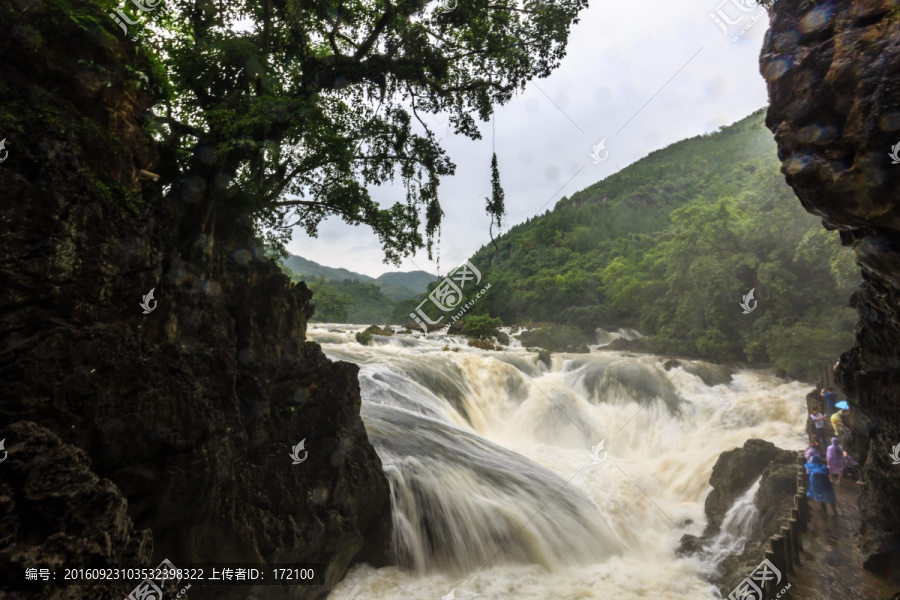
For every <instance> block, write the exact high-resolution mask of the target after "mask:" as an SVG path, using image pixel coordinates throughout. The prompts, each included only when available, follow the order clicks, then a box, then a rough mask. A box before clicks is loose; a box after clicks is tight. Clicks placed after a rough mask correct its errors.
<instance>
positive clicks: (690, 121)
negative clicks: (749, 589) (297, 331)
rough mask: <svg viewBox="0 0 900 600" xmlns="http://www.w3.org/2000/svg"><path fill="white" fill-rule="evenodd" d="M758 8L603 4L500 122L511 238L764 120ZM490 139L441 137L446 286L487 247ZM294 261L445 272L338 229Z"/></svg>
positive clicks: (369, 270) (647, 1) (379, 195)
mask: <svg viewBox="0 0 900 600" xmlns="http://www.w3.org/2000/svg"><path fill="white" fill-rule="evenodd" d="M465 1H466V0H459V2H465ZM755 5H756V2H755V0H724V2H723V0H684V1H681V2H672V1H671V0H643V1H641V2H613V1H611V0H593V1H592V2H591V5H590V7H589V8H588V9H586V10H585V11H583V12H582V13H581V22H580V23H578V24H577V25H575V26H574V28H573V30H572V34H571V37H570V38H569V44H568V52H567V56H566V58H565V59H563V62H562V65H561V67H560V68H559V69H557V70H556V71H555V72H554V73H553V74H552V75H551V76H550V77H549V78H547V79H541V80H536V81H533V82H531V83H529V84H528V86H527V88H526V90H525V92H524V93H522V94H520V95H519V96H516V97H515V98H514V99H513V100H512V101H511V102H510V103H509V104H507V105H506V106H503V107H500V108H499V109H498V110H497V112H496V117H495V119H496V139H495V141H496V149H497V160H498V162H499V166H500V177H501V183H502V184H503V188H504V190H505V191H506V207H507V212H508V217H507V220H506V222H505V223H504V230H508V229H509V226H511V225H514V224H516V223H520V222H522V221H524V220H525V219H527V218H528V217H530V216H533V215H535V214H540V213H543V212H545V211H546V210H548V209H552V208H553V205H554V204H555V203H556V201H558V200H559V199H560V198H561V197H563V196H571V195H572V194H573V193H574V192H576V191H578V190H581V189H584V188H585V187H587V186H589V185H591V184H593V183H596V182H597V181H600V180H601V179H604V178H606V177H608V176H609V175H611V174H613V173H615V172H617V171H619V170H621V169H622V168H624V167H626V166H628V165H629V164H631V163H633V162H635V161H636V160H638V159H640V158H642V157H644V156H646V155H647V154H649V153H650V152H652V151H654V150H657V149H659V148H663V147H665V146H667V145H669V144H671V143H673V142H676V141H678V140H681V139H684V138H688V137H692V136H695V135H700V134H702V133H708V132H711V131H714V130H716V129H717V128H719V127H720V126H722V125H727V124H730V123H733V122H735V121H738V120H740V119H741V118H743V117H745V116H747V115H749V114H750V113H752V112H753V111H755V110H757V109H759V108H761V107H763V106H765V105H766V103H767V96H766V86H765V82H764V80H763V79H762V77H761V76H760V74H759V70H758V62H759V50H760V48H761V45H762V39H763V36H764V34H765V32H766V29H767V28H768V17H767V15H766V14H765V11H764V9H762V8H760V7H756V8H752V7H753V6H755ZM717 9H718V11H719V12H718V14H719V18H720V19H722V18H723V17H724V18H727V20H730V21H737V20H738V19H742V20H741V21H740V22H739V23H737V24H735V25H728V26H727V27H728V34H727V35H726V33H725V32H724V31H723V30H722V29H721V28H720V26H719V25H717V24H716V22H715V21H714V19H713V18H712V17H711V16H710V14H711V13H716V11H717ZM754 16H756V18H757V20H756V21H755V22H754V21H753V18H754ZM747 26H749V29H746V30H745V32H744V34H743V35H742V36H741V37H740V38H739V39H738V40H736V41H732V38H733V37H734V36H736V35H737V34H738V32H739V31H740V30H741V29H742V28H746V27H747ZM439 119H440V117H439ZM481 131H482V135H483V139H481V140H478V141H472V140H469V139H467V138H465V137H463V136H454V135H453V134H452V133H451V132H450V130H449V128H448V127H447V125H446V124H437V123H435V132H436V135H437V137H438V138H441V137H443V141H442V142H441V144H442V145H443V147H444V148H445V149H446V150H447V152H448V154H449V155H450V157H451V159H452V160H453V161H454V162H455V163H456V165H457V170H456V175H455V176H453V177H447V178H443V179H442V180H441V188H440V198H441V204H442V206H443V209H444V213H445V216H444V220H443V235H442V238H441V244H440V256H441V269H440V271H441V274H442V275H443V274H446V273H447V271H448V269H452V268H453V267H455V266H456V265H457V264H459V263H460V262H462V261H464V260H465V259H466V258H468V257H469V256H471V255H472V254H473V253H474V252H475V251H476V250H478V248H480V247H481V246H482V245H483V244H485V243H487V242H489V241H490V239H489V237H488V226H489V224H490V218H489V217H488V216H487V215H486V214H485V211H484V198H485V196H489V195H490V160H491V143H492V134H491V124H490V123H482V124H481ZM603 139H605V140H606V143H605V146H606V151H608V152H609V155H608V158H607V159H606V160H604V161H603V162H601V163H599V164H595V163H594V160H593V159H592V158H591V151H592V146H594V145H595V144H597V143H599V142H600V141H601V140H603ZM599 156H600V158H603V157H604V156H606V154H605V152H603V151H600V152H599ZM370 192H371V193H372V196H373V198H375V200H377V201H378V202H380V203H381V204H382V205H390V204H393V203H394V202H396V201H397V200H398V199H401V198H403V192H402V189H401V188H400V187H397V188H387V187H382V188H373V189H371V190H370ZM287 249H288V251H289V252H291V253H292V254H297V255H300V256H303V257H304V258H307V259H310V260H313V261H315V262H318V263H320V264H323V265H326V266H329V267H343V268H346V269H350V270H352V271H356V272H358V273H363V274H365V275H369V276H372V277H377V276H378V275H380V274H382V273H384V272H386V271H396V270H401V271H412V270H417V269H421V270H424V271H429V272H431V273H436V272H437V266H436V264H435V263H434V262H431V261H429V260H428V258H427V256H426V254H425V253H424V251H423V252H420V253H419V254H418V255H416V256H414V257H412V258H411V259H405V260H404V261H403V263H402V264H401V266H400V267H399V268H397V267H394V266H393V265H387V264H384V262H383V256H384V255H383V252H382V251H381V246H380V244H379V243H378V238H377V237H376V236H375V235H374V234H373V233H372V231H371V230H370V229H369V228H367V227H364V226H360V227H351V226H348V225H346V224H344V223H343V221H342V220H341V219H340V218H338V217H332V218H330V219H328V220H327V221H326V222H324V223H322V225H321V226H320V227H319V237H318V238H310V237H309V236H307V235H306V233H305V232H304V231H302V230H300V229H297V230H295V231H294V236H293V240H292V241H291V242H290V243H289V244H288V246H287Z"/></svg>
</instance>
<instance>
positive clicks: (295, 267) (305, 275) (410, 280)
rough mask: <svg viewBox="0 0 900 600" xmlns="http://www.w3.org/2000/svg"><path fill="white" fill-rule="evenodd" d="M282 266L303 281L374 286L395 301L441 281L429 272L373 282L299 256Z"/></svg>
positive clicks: (396, 274) (388, 276)
mask: <svg viewBox="0 0 900 600" xmlns="http://www.w3.org/2000/svg"><path fill="white" fill-rule="evenodd" d="M282 265H283V266H284V267H286V268H287V269H289V270H290V271H292V272H293V273H294V274H295V275H296V276H297V277H298V278H299V279H303V280H310V279H316V278H317V277H324V278H325V279H326V280H330V281H346V280H350V281H359V282H362V283H374V284H376V285H378V286H379V287H380V288H381V291H382V293H383V294H384V295H385V296H387V297H388V298H390V299H391V300H394V301H397V300H405V299H407V298H412V297H414V296H417V295H419V294H421V293H423V292H425V291H426V290H427V289H428V284H429V283H431V282H432V281H436V280H437V277H436V276H434V275H432V274H431V273H427V272H425V271H388V272H387V273H383V274H381V275H379V276H378V277H377V278H373V277H369V276H368V275H363V274H362V273H356V272H354V271H350V270H348V269H343V268H333V267H326V266H325V265H320V264H319V263H317V262H314V261H311V260H309V259H306V258H303V257H302V256H297V255H295V254H289V255H288V257H287V258H286V259H285V260H284V261H283V262H282Z"/></svg>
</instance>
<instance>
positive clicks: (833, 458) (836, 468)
mask: <svg viewBox="0 0 900 600" xmlns="http://www.w3.org/2000/svg"><path fill="white" fill-rule="evenodd" d="M826 459H827V461H828V472H829V473H831V474H832V475H837V482H838V484H840V483H841V476H842V475H843V474H844V449H843V448H842V447H841V441H840V440H839V439H838V438H836V437H833V438H831V445H830V446H828V452H827V453H826Z"/></svg>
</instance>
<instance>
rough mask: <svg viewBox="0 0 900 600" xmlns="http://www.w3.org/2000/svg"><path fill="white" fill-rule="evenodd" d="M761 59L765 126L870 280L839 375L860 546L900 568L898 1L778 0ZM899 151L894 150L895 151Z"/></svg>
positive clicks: (873, 564) (890, 571)
mask: <svg viewBox="0 0 900 600" xmlns="http://www.w3.org/2000/svg"><path fill="white" fill-rule="evenodd" d="M770 13H771V27H770V30H769V32H768V33H767V35H766V38H765V42H764V44H763V49H762V53H761V57H760V71H761V73H762V75H763V77H765V79H766V81H767V83H768V88H769V99H770V106H769V111H768V116H767V121H766V123H767V125H768V127H769V129H771V130H772V132H773V133H774V134H775V140H776V142H777V143H778V154H779V158H780V159H781V161H782V171H783V173H784V174H785V176H786V178H787V181H788V183H789V184H790V185H791V187H793V189H794V191H795V192H796V194H797V196H798V198H799V199H800V201H801V202H802V203H803V206H804V207H805V208H806V209H807V210H808V211H809V212H811V213H813V214H816V215H819V216H821V217H822V222H823V224H824V226H825V227H826V228H828V229H836V230H838V231H840V235H841V241H842V242H843V243H844V245H846V246H850V247H852V248H853V249H854V250H855V251H856V255H857V258H858V264H859V266H860V269H861V271H862V277H863V283H862V285H861V286H860V288H859V290H858V291H857V292H856V293H855V294H854V295H853V297H852V299H851V304H852V305H853V306H854V307H856V309H857V310H858V311H859V321H858V323H857V325H856V328H855V335H856V341H855V344H854V346H853V348H852V349H850V350H848V351H847V352H845V353H844V354H843V355H842V356H841V361H840V367H839V368H838V370H837V380H838V383H839V385H840V386H841V387H842V389H843V390H844V392H845V393H846V394H847V396H848V397H849V400H850V404H851V406H852V409H851V412H853V413H854V415H855V418H854V426H853V431H852V432H851V433H850V435H849V436H848V439H847V442H846V444H845V447H846V448H847V449H848V450H849V451H850V452H851V453H853V454H854V455H855V456H857V457H858V458H859V459H860V460H861V461H863V462H864V464H865V475H866V479H867V481H868V485H866V486H865V488H864V489H863V491H862V495H861V497H860V509H861V512H862V525H861V529H860V531H859V535H858V539H857V542H858V543H859V544H860V546H861V549H862V550H863V553H864V555H865V556H866V557H867V559H866V562H865V564H866V566H867V567H868V568H870V569H873V570H876V571H879V572H882V573H884V574H887V575H891V576H893V577H898V575H900V543H898V536H900V503H898V502H897V499H898V498H900V466H898V465H895V464H892V462H893V461H892V460H891V459H890V456H889V454H890V452H891V448H892V447H893V446H894V445H895V444H898V443H900V164H897V163H900V160H897V161H894V160H893V159H892V158H891V156H890V153H891V152H892V148H894V147H897V149H898V150H900V147H898V146H896V145H897V144H900V2H897V0H856V1H847V2H808V1H803V0H778V2H776V3H774V4H773V6H772V8H770ZM894 154H895V155H896V154H897V152H895V153H894Z"/></svg>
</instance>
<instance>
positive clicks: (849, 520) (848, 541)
mask: <svg viewBox="0 0 900 600" xmlns="http://www.w3.org/2000/svg"><path fill="white" fill-rule="evenodd" d="M860 487H861V486H859V485H857V484H856V482H855V481H852V480H847V479H845V480H844V481H843V483H842V484H841V485H835V486H834V488H835V491H836V492H837V499H838V500H837V501H838V514H837V515H835V514H833V513H832V512H831V507H828V513H827V514H826V513H823V512H822V510H821V508H820V506H821V505H820V504H819V503H818V502H813V501H812V500H810V503H809V506H810V521H809V530H808V531H807V532H806V533H805V534H804V536H803V552H801V553H800V562H801V566H800V568H798V569H797V572H796V573H795V574H794V575H792V576H791V577H790V579H789V581H790V582H791V590H790V591H791V592H792V593H791V596H792V597H793V599H794V600H889V599H890V598H892V597H893V596H894V594H897V593H900V588H897V587H895V586H893V585H891V584H890V583H889V582H887V581H886V580H884V579H881V578H880V577H877V576H875V575H873V574H872V573H869V572H868V571H866V570H864V569H862V568H861V567H860V566H859V565H861V564H862V560H861V558H860V557H859V555H858V553H857V551H856V547H855V545H854V544H853V532H855V531H856V530H857V529H858V528H859V509H858V508H857V504H856V498H857V496H859V488H860Z"/></svg>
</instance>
